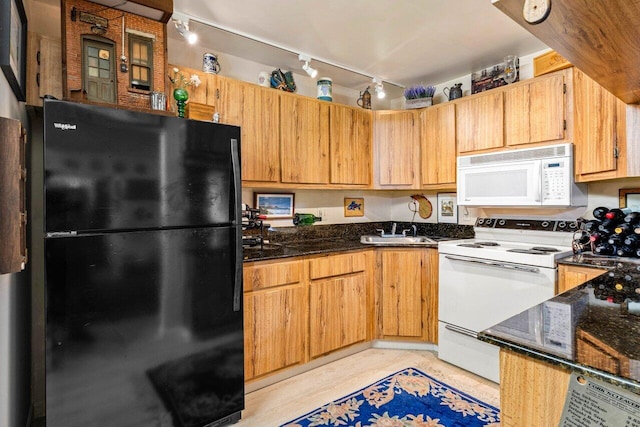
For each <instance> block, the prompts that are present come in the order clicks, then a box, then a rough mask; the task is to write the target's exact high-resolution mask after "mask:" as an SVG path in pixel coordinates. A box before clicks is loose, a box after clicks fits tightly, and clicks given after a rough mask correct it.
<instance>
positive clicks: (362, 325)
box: [309, 273, 367, 359]
mask: <svg viewBox="0 0 640 427" xmlns="http://www.w3.org/2000/svg"><path fill="white" fill-rule="evenodd" d="M366 282H367V280H366V275H365V273H360V274H356V275H352V276H348V277H340V278H336V279H328V280H320V281H317V282H314V283H311V285H310V287H309V306H310V310H309V315H310V322H309V353H310V354H309V355H310V356H311V358H312V359H313V358H316V357H318V356H322V355H324V354H326V353H329V352H331V351H334V350H338V349H340V348H344V347H347V346H349V345H351V344H356V343H359V342H364V341H366V340H367V324H366V322H367V283H366Z"/></svg>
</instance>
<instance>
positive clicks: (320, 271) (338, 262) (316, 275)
mask: <svg viewBox="0 0 640 427" xmlns="http://www.w3.org/2000/svg"><path fill="white" fill-rule="evenodd" d="M366 257H367V253H365V252H353V253H346V254H339V255H328V256H325V257H320V258H314V259H311V260H310V261H309V277H311V280H315V279H322V278H324V277H332V276H340V275H343V274H350V273H356V272H359V271H364V270H365V268H366Z"/></svg>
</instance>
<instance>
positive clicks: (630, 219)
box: [623, 212, 640, 226]
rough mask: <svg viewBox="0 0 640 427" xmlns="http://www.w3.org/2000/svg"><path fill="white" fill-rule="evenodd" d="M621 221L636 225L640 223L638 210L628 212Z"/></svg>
mask: <svg viewBox="0 0 640 427" xmlns="http://www.w3.org/2000/svg"><path fill="white" fill-rule="evenodd" d="M623 221H624V222H626V223H627V224H630V225H634V226H635V225H638V224H639V223H640V212H629V213H628V214H627V215H626V216H625V217H624V220H623Z"/></svg>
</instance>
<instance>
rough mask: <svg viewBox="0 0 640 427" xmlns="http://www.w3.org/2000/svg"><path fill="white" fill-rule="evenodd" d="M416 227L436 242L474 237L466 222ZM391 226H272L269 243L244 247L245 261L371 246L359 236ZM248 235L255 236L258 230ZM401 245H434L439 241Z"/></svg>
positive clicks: (400, 227)
mask: <svg viewBox="0 0 640 427" xmlns="http://www.w3.org/2000/svg"><path fill="white" fill-rule="evenodd" d="M416 226H417V234H418V235H420V236H428V237H430V238H432V239H433V240H436V241H439V240H445V239H465V238H472V237H473V227H472V226H467V225H457V224H432V223H422V224H417V223H416ZM390 228H391V222H370V223H354V224H333V225H313V226H306V227H280V228H277V229H269V231H267V232H266V233H265V240H266V241H268V242H269V243H268V244H265V245H264V247H263V249H262V250H260V249H259V247H258V246H256V247H245V248H244V262H252V261H263V260H270V259H278V258H290V257H298V256H305V255H314V254H323V253H332V252H344V251H353V250H362V249H368V248H372V247H375V246H374V245H369V244H364V243H360V236H362V235H368V234H379V232H378V231H376V230H377V229H383V230H386V231H389V230H390ZM410 228H411V227H410V224H409V223H402V222H399V223H397V230H398V231H397V232H401V231H402V230H407V229H410ZM247 234H254V235H255V234H257V231H253V233H247ZM385 247H386V246H385ZM402 247H412V248H415V247H422V248H429V247H431V248H435V247H437V244H430V245H412V246H405V245H403V246H402Z"/></svg>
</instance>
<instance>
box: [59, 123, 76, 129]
mask: <svg viewBox="0 0 640 427" xmlns="http://www.w3.org/2000/svg"><path fill="white" fill-rule="evenodd" d="M53 127H54V128H56V129H61V130H76V128H77V127H78V126H77V125H72V124H71V123H53Z"/></svg>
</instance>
